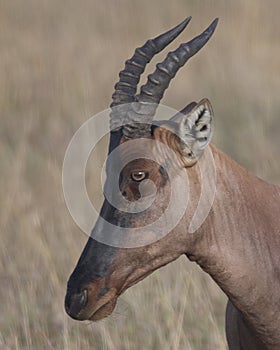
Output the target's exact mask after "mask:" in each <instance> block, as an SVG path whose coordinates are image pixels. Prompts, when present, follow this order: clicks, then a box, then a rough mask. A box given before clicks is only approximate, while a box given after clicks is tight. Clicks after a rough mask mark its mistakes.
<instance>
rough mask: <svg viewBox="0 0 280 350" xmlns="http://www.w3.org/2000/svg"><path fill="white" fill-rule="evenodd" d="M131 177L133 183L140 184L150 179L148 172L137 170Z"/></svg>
mask: <svg viewBox="0 0 280 350" xmlns="http://www.w3.org/2000/svg"><path fill="white" fill-rule="evenodd" d="M130 176H131V178H132V180H133V181H137V182H139V181H143V180H144V179H146V178H147V177H148V173H147V172H146V171H141V170H137V171H132V173H131V175H130Z"/></svg>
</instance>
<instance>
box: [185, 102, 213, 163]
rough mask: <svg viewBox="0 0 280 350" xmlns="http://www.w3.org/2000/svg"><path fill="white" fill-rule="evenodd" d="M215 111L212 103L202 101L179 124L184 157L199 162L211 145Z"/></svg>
mask: <svg viewBox="0 0 280 350" xmlns="http://www.w3.org/2000/svg"><path fill="white" fill-rule="evenodd" d="M212 120H213V110H212V106H211V104H210V102H209V101H208V100H207V99H206V98H205V99H203V100H201V101H200V102H199V103H198V104H197V105H196V106H195V107H194V108H193V109H192V110H191V111H190V112H189V113H188V114H186V115H184V116H183V117H182V119H181V121H180V124H179V137H180V139H181V152H182V155H183V156H184V157H186V158H188V159H189V160H191V159H194V160H197V159H198V158H199V157H200V156H201V155H202V153H203V150H204V149H205V147H206V146H207V145H208V144H209V142H210V141H211V138H212V134H213V124H212Z"/></svg>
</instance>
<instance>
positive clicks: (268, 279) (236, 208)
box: [187, 146, 280, 349]
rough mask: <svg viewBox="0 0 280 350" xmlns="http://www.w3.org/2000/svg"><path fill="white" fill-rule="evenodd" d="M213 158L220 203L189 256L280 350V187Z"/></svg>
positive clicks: (221, 156)
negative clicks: (278, 249)
mask: <svg viewBox="0 0 280 350" xmlns="http://www.w3.org/2000/svg"><path fill="white" fill-rule="evenodd" d="M212 152H213V155H214V159H215V163H216V170H217V189H216V197H215V201H214V204H213V207H212V209H211V211H210V213H209V216H208V217H207V219H206V221H205V222H204V224H203V225H202V226H201V228H200V229H199V231H197V232H196V233H194V235H197V236H196V239H195V244H194V245H193V247H192V250H191V252H190V254H187V255H188V257H189V258H190V260H192V261H196V262H197V263H198V264H199V265H200V266H201V268H202V269H203V270H204V271H206V272H207V273H209V274H210V275H211V277H212V278H213V279H214V280H215V281H216V283H217V284H218V285H219V286H220V287H221V289H222V290H223V291H224V292H225V293H226V294H227V296H228V297H229V299H230V300H231V302H232V303H233V304H234V306H235V307H236V308H237V309H238V310H239V311H240V312H241V314H242V316H243V317H244V319H245V320H247V322H248V324H249V325H252V326H253V328H254V329H256V331H257V333H258V336H259V338H260V339H261V340H263V341H264V342H265V343H266V344H271V346H272V347H271V348H272V349H274V348H275V349H276V348H277V349H279V348H280V333H279V329H280V314H279V308H280V296H279V295H277V293H275V292H274V290H279V289H280V286H279V285H280V252H279V251H277V247H279V246H280V244H279V243H280V215H275V213H278V212H279V208H280V192H279V187H277V186H275V185H269V184H267V183H266V182H264V181H263V180H261V179H259V178H257V177H255V176H254V175H251V174H250V173H248V172H247V171H246V170H245V169H243V168H242V167H241V166H239V165H238V164H237V163H235V162H234V161H233V160H232V159H230V158H229V157H228V156H226V155H225V154H224V153H222V152H221V151H219V150H217V149H216V148H214V147H213V146H212ZM263 320H265V322H264V321H263ZM264 323H265V324H264ZM274 346H275V347H274Z"/></svg>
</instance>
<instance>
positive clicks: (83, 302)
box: [79, 289, 88, 306]
mask: <svg viewBox="0 0 280 350" xmlns="http://www.w3.org/2000/svg"><path fill="white" fill-rule="evenodd" d="M87 301H88V291H87V290H86V289H84V290H83V291H82V293H81V296H80V300H79V302H80V304H81V306H86V304H87Z"/></svg>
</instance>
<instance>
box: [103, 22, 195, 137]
mask: <svg viewBox="0 0 280 350" xmlns="http://www.w3.org/2000/svg"><path fill="white" fill-rule="evenodd" d="M190 20H191V17H188V18H186V19H185V20H184V21H183V22H182V23H180V24H178V25H177V26H176V27H174V28H172V29H170V30H168V31H167V32H165V33H163V34H161V35H159V36H158V37H156V38H154V39H150V40H148V41H147V42H146V43H145V44H144V45H143V46H142V47H138V48H137V49H136V50H135V52H134V55H133V56H132V57H131V58H130V59H128V60H127V61H126V62H125V68H124V69H123V70H122V71H121V72H120V73H119V77H120V80H119V81H118V82H117V83H116V85H115V91H114V93H113V95H112V99H113V102H112V103H111V105H110V107H111V108H113V107H115V106H119V105H122V104H126V103H130V102H133V101H135V94H136V90H137V85H138V83H139V80H140V76H141V74H142V73H143V72H144V70H145V67H146V65H147V64H148V63H149V62H150V61H151V59H152V58H153V56H154V55H155V54H157V53H159V52H160V51H162V50H163V49H164V48H165V47H166V46H167V45H168V44H170V43H171V42H172V41H173V40H174V39H175V38H176V37H177V36H178V35H179V34H180V33H181V32H182V31H183V30H184V29H185V28H186V26H187V24H188V23H189V22H190ZM126 113H127V109H126V106H123V108H121V107H120V108H113V109H112V112H111V115H110V121H111V130H112V129H116V128H117V124H121V121H122V119H123V118H124V117H125V115H126ZM114 118H116V119H118V120H114ZM120 119H121V120H120ZM114 125H115V127H114Z"/></svg>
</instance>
